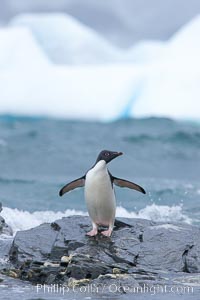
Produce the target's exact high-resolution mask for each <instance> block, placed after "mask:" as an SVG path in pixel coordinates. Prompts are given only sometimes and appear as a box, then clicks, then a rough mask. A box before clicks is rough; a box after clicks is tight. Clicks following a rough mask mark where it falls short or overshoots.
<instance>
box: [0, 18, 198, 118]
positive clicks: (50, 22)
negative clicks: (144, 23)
mask: <svg viewBox="0 0 200 300" xmlns="http://www.w3.org/2000/svg"><path fill="white" fill-rule="evenodd" d="M199 36H200V17H199V16H198V17H196V18H195V19H194V20H192V21H191V22H190V23H189V24H186V25H185V26H184V27H183V28H181V29H180V30H179V31H178V32H177V33H175V34H174V36H173V37H172V38H171V39H170V40H168V41H166V42H159V41H158V42H157V41H143V42H140V43H139V44H137V45H135V46H133V47H131V48H129V49H126V50H125V49H120V48H116V47H114V46H112V45H111V44H109V43H108V42H107V41H106V40H105V39H103V38H102V37H101V36H99V35H98V34H97V33H96V32H95V31H93V30H92V29H90V28H88V27H86V26H85V25H82V24H81V23H80V22H78V21H76V20H75V19H74V18H72V17H69V16H65V15H63V14H56V15H54V14H52V15H50V14H48V15H46V14H44V15H43V14H41V15H22V16H19V17H16V18H14V19H13V21H12V22H11V25H10V26H8V27H4V28H1V29H0V91H1V102H0V113H8V114H20V115H30V116H32V115H37V116H52V117H60V118H66V119H69V118H70V119H85V120H100V121H111V120H115V119H120V118H129V117H144V116H167V117H172V118H176V119H192V120H194V119H195V120H199V119H200V109H199V106H200V105H199V100H198V99H199V97H200V88H199V78H200V60H199V53H200V40H199Z"/></svg>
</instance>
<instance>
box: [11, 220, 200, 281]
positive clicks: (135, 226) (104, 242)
mask: <svg viewBox="0 0 200 300" xmlns="http://www.w3.org/2000/svg"><path fill="white" fill-rule="evenodd" d="M90 227H91V224H90V220H89V218H88V217H83V216H70V217H67V218H63V219H61V220H57V221H55V222H54V223H52V224H48V223H46V224H42V225H40V226H38V227H35V228H33V229H30V230H26V231H20V232H17V234H16V236H15V238H14V241H13V244H12V247H11V250H10V261H11V262H12V265H13V266H12V267H13V268H14V269H16V270H18V271H19V272H18V273H17V274H19V277H20V278H21V279H25V280H29V281H31V282H33V283H47V284H52V283H65V284H66V283H67V282H69V280H71V279H72V278H73V280H76V284H77V282H79V283H80V284H81V283H83V282H85V281H84V280H89V281H91V280H92V281H94V282H95V283H97V282H98V280H99V283H101V281H102V280H104V279H103V278H104V277H102V276H105V278H112V282H113V280H114V281H115V280H116V281H117V280H119V278H121V279H122V278H123V280H125V281H127V280H128V282H129V285H130V281H131V280H132V282H133V283H134V284H135V280H137V282H139V283H140V284H141V283H142V282H144V281H154V282H155V281H156V280H159V278H161V277H162V273H163V272H165V273H168V274H169V273H170V272H171V274H174V273H177V274H186V273H198V272H200V228H199V227H196V226H191V225H187V224H169V223H155V222H151V221H148V220H142V219H120V220H117V221H116V222H115V229H114V231H113V234H112V237H111V238H108V237H104V236H102V235H101V234H98V235H97V236H96V237H88V236H86V235H85V234H86V232H87V231H89V230H90ZM109 274H110V275H109ZM111 274H112V276H111ZM118 274H120V275H118ZM109 276H110V277H109ZM124 278H125V279H124ZM70 282H71V281H70ZM70 284H71V283H70Z"/></svg>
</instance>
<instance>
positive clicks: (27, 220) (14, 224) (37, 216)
mask: <svg viewBox="0 0 200 300" xmlns="http://www.w3.org/2000/svg"><path fill="white" fill-rule="evenodd" d="M1 215H2V217H3V218H4V219H5V220H6V223H7V224H8V225H9V226H10V227H11V228H12V229H13V232H14V233H16V232H17V231H20V230H26V229H30V228H33V227H36V226H38V225H40V224H42V223H49V222H53V221H55V220H58V219H61V218H63V217H68V216H71V215H82V216H84V215H87V213H84V212H83V211H78V210H74V209H67V210H66V211H64V212H54V211H35V212H33V213H30V212H28V211H24V210H19V209H17V208H14V209H12V208H9V207H3V211H2V212H1Z"/></svg>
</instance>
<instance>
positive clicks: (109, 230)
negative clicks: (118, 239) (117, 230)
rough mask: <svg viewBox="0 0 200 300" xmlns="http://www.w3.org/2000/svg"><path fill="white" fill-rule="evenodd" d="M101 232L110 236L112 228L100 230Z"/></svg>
mask: <svg viewBox="0 0 200 300" xmlns="http://www.w3.org/2000/svg"><path fill="white" fill-rule="evenodd" d="M101 234H103V235H104V236H111V234H112V229H108V230H105V231H102V232H101Z"/></svg>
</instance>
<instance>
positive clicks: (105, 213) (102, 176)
mask: <svg viewBox="0 0 200 300" xmlns="http://www.w3.org/2000/svg"><path fill="white" fill-rule="evenodd" d="M85 200H86V204H87V208H88V213H89V216H90V218H91V219H92V221H93V222H94V223H95V224H97V225H105V226H108V225H111V224H113V223H114V219H115V211H116V201H115V194H114V190H113V187H112V184H111V181H110V175H109V174H108V171H107V168H106V163H105V161H103V160H101V161H99V162H98V163H97V164H96V165H95V167H94V168H92V169H91V170H89V171H88V173H87V174H86V180H85Z"/></svg>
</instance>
